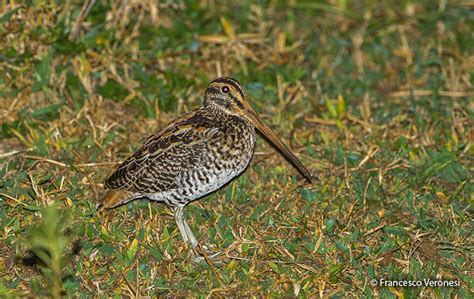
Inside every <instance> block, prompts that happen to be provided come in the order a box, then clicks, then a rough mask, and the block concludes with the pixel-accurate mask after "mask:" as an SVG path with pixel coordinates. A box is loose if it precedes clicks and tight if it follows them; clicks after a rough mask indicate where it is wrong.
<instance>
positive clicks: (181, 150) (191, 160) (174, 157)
mask: <svg viewBox="0 0 474 299" xmlns="http://www.w3.org/2000/svg"><path fill="white" fill-rule="evenodd" d="M198 112H199V110H197V111H194V112H192V113H189V114H186V115H184V116H182V117H180V118H178V119H176V120H175V121H173V122H172V123H170V124H169V125H168V126H166V127H165V128H164V129H163V130H161V131H160V132H158V133H157V134H154V135H152V136H150V137H148V138H147V139H145V141H144V144H143V146H142V147H141V148H140V149H139V150H138V151H136V152H135V154H134V155H133V156H131V157H129V158H128V159H127V160H126V161H125V162H123V163H122V164H121V165H120V166H119V167H118V169H117V170H116V171H115V172H114V173H113V174H112V175H111V176H110V177H109V178H108V179H106V180H105V186H106V188H109V189H122V190H127V191H133V192H144V193H148V192H160V191H165V190H169V189H173V188H176V186H177V185H176V184H177V177H178V175H179V173H180V172H181V171H182V170H183V169H185V168H189V167H195V165H197V164H199V163H200V160H201V157H202V155H204V154H205V152H206V143H207V142H208V141H209V140H211V139H215V138H218V136H219V135H220V134H217V132H218V131H219V129H218V128H216V126H215V123H213V121H212V120H211V119H208V118H204V117H203V116H202V115H200V114H199V113H198Z"/></svg>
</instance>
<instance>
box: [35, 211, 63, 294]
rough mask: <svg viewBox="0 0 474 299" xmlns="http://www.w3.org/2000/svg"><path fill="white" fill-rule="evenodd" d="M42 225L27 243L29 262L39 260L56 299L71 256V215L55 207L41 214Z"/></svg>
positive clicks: (40, 267)
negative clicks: (69, 248)
mask: <svg viewBox="0 0 474 299" xmlns="http://www.w3.org/2000/svg"><path fill="white" fill-rule="evenodd" d="M41 214H42V220H41V223H40V224H39V225H38V226H37V227H36V228H34V229H33V230H32V231H31V234H30V235H29V237H28V239H27V242H26V243H27V245H28V255H29V259H30V260H36V264H38V265H39V269H40V271H41V273H42V274H43V276H44V277H45V278H46V279H47V280H48V282H49V283H50V287H51V288H50V292H51V294H50V295H51V296H52V297H53V298H60V297H61V290H62V277H63V270H64V268H65V266H66V265H67V263H68V262H69V260H70V258H71V255H70V254H67V253H66V250H67V249H68V247H69V244H70V243H71V240H72V237H71V229H70V228H69V225H70V223H71V220H70V216H69V213H68V211H62V212H61V214H60V213H59V212H58V208H57V206H55V205H52V206H49V207H47V208H45V209H44V210H43V211H42V213H41Z"/></svg>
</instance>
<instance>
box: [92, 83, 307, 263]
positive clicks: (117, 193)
mask: <svg viewBox="0 0 474 299" xmlns="http://www.w3.org/2000/svg"><path fill="white" fill-rule="evenodd" d="M255 129H257V130H258V131H260V133H262V134H263V135H264V136H265V137H266V138H267V140H269V141H270V142H271V143H272V144H273V145H274V146H275V147H276V148H277V149H278V150H279V151H280V152H281V153H282V154H283V155H284V156H285V157H286V158H287V159H288V160H289V161H290V162H291V163H292V164H293V165H294V166H295V167H296V168H297V169H298V171H299V172H300V173H301V174H302V175H303V176H304V177H305V178H306V180H308V181H311V174H310V173H309V171H308V170H307V169H306V168H305V167H304V166H303V164H302V163H301V162H300V161H299V160H298V158H296V156H295V155H294V154H293V153H292V152H291V151H290V149H289V148H288V147H287V146H286V145H285V144H284V143H283V142H282V141H281V139H280V138H278V136H277V135H276V134H275V133H274V132H273V131H272V130H271V129H270V128H269V127H268V126H266V125H265V124H264V123H263V121H262V119H261V118H260V117H259V116H258V115H257V113H256V112H255V110H254V109H252V107H251V106H250V105H249V104H248V103H247V102H246V101H245V93H244V91H243V90H242V87H241V86H240V84H239V83H238V82H237V80H234V79H231V78H218V79H216V80H214V81H212V82H211V83H210V84H209V86H208V87H207V90H206V94H205V96H204V102H203V104H202V106H201V107H199V108H198V109H197V110H195V111H192V112H190V113H187V114H184V115H183V116H181V117H179V118H177V119H175V120H174V121H172V122H171V123H170V124H168V125H167V126H166V127H165V128H164V129H162V130H161V131H160V132H158V133H157V134H154V135H152V136H150V137H148V138H147V139H146V140H145V141H144V144H143V146H142V147H141V148H140V149H139V150H138V151H137V152H136V153H135V154H134V155H133V156H131V157H130V158H128V159H127V160H126V161H125V162H123V164H121V165H120V166H119V167H118V169H117V170H116V171H115V172H114V173H113V174H112V175H111V176H110V177H109V178H108V179H107V180H105V187H106V188H108V189H109V190H108V191H107V192H106V193H105V195H104V197H103V198H102V200H101V202H100V204H99V208H105V209H112V208H115V207H118V206H121V205H123V204H125V203H128V202H130V201H132V200H136V199H148V200H153V201H158V202H163V203H165V204H167V205H168V206H170V207H172V208H173V209H174V214H175V219H176V223H177V225H178V228H179V231H180V232H181V235H182V237H183V239H184V241H185V242H189V243H190V244H191V246H192V248H193V249H195V248H196V246H197V245H198V241H197V239H196V237H195V236H194V234H193V233H192V231H191V228H190V227H189V225H188V223H187V222H186V219H185V218H184V208H185V206H186V205H187V204H188V203H190V202H192V201H193V200H196V199H199V198H201V197H203V196H205V195H207V194H209V193H212V192H214V191H216V190H217V189H219V188H220V187H222V186H223V185H225V184H226V183H228V182H229V181H231V180H232V179H234V178H235V177H237V176H238V175H239V174H240V173H242V172H243V171H244V170H245V168H246V167H247V165H248V164H249V162H250V160H251V159H252V155H253V152H254V148H255V137H256V136H255ZM192 253H193V256H194V258H195V259H198V260H199V258H198V256H197V255H196V252H195V251H194V250H193V251H192Z"/></svg>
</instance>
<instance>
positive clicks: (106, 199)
mask: <svg viewBox="0 0 474 299" xmlns="http://www.w3.org/2000/svg"><path fill="white" fill-rule="evenodd" d="M138 198H139V197H138V196H137V195H136V194H134V193H132V192H129V191H125V190H107V192H106V193H105V194H104V196H103V197H102V199H101V200H100V202H99V204H98V205H97V210H100V209H107V210H109V209H113V208H116V207H118V206H121V205H124V204H126V203H129V202H131V201H132V200H135V199H138Z"/></svg>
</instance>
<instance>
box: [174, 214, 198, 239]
mask: <svg viewBox="0 0 474 299" xmlns="http://www.w3.org/2000/svg"><path fill="white" fill-rule="evenodd" d="M174 219H175V220H176V224H177V225H178V229H179V232H180V233H181V237H183V241H184V243H188V242H190V241H189V238H188V234H187V232H186V228H185V223H186V220H185V219H184V207H176V208H174ZM191 246H192V244H191ZM193 247H194V246H193Z"/></svg>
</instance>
